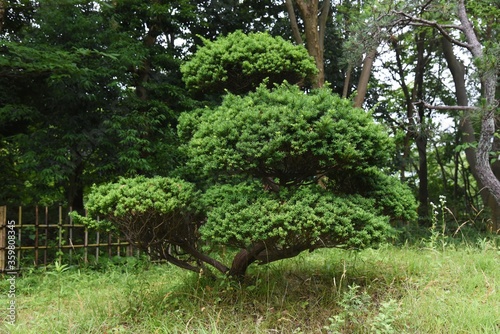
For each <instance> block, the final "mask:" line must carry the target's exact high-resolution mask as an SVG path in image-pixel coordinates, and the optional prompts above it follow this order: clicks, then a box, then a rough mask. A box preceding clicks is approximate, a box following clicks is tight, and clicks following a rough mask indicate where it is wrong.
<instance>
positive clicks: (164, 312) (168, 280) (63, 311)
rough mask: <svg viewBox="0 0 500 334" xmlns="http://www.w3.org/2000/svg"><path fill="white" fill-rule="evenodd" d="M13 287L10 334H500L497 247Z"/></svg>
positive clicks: (152, 267)
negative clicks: (236, 278)
mask: <svg viewBox="0 0 500 334" xmlns="http://www.w3.org/2000/svg"><path fill="white" fill-rule="evenodd" d="M497 242H498V240H497ZM9 286H10V283H9V282H8V281H7V277H6V276H3V277H2V279H1V281H0V291H8V290H9ZM15 287H16V298H15V305H16V310H17V319H16V324H15V325H13V326H11V325H8V324H6V323H5V322H3V323H1V324H0V333H19V334H27V333H500V248H499V246H498V243H496V242H495V240H479V241H477V242H475V243H474V244H473V245H471V244H470V243H469V244H467V245H465V244H461V245H459V246H452V245H445V246H443V247H431V248H429V247H423V246H422V247H419V246H401V247H396V246H390V245H387V246H383V247H381V248H379V249H367V250H364V251H360V252H352V251H343V250H338V249H325V250H320V251H315V252H313V253H304V254H302V255H300V256H298V257H296V258H293V259H289V260H284V261H281V262H276V263H274V264H271V265H265V266H256V267H253V268H251V270H250V272H249V275H248V279H247V281H245V282H242V283H236V282H233V281H230V280H227V279H223V278H220V279H217V280H215V281H214V280H209V279H208V278H205V277H199V276H198V275H196V274H194V273H190V272H186V271H183V270H181V269H177V268H176V267H174V266H171V265H168V264H163V265H157V264H151V263H148V262H147V261H142V260H141V261H139V260H137V259H135V258H131V259H128V260H127V263H124V264H112V263H111V262H110V263H108V264H104V265H101V266H99V267H98V268H97V269H96V268H91V269H89V268H87V269H78V268H67V267H52V268H49V269H48V270H43V271H40V270H38V271H32V272H29V271H25V272H24V274H23V276H22V277H19V278H17V279H16V282H15ZM9 301H10V299H9V298H8V297H7V293H2V295H1V297H0V305H3V306H2V309H3V310H2V309H0V312H3V313H2V314H1V315H2V319H5V316H4V315H7V307H8V305H9V304H8V303H9Z"/></svg>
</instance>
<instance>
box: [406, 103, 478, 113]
mask: <svg viewBox="0 0 500 334" xmlns="http://www.w3.org/2000/svg"><path fill="white" fill-rule="evenodd" d="M413 104H414V105H419V104H421V105H423V106H424V107H426V108H428V109H434V110H470V111H478V110H481V108H479V107H474V106H435V105H432V104H429V103H427V102H425V101H418V102H414V103H413Z"/></svg>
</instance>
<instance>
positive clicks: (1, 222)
mask: <svg viewBox="0 0 500 334" xmlns="http://www.w3.org/2000/svg"><path fill="white" fill-rule="evenodd" d="M6 226H7V207H6V206H0V272H3V271H4V270H5V258H6V256H5V255H6V253H5V251H6V247H7V238H6V237H7V228H6Z"/></svg>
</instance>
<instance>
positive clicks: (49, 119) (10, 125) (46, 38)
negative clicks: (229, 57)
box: [0, 0, 191, 208]
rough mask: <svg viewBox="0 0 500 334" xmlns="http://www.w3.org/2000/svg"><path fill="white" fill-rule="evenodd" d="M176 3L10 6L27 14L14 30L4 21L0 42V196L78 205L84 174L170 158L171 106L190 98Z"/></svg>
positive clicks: (77, 0) (180, 6) (156, 164)
mask: <svg viewBox="0 0 500 334" xmlns="http://www.w3.org/2000/svg"><path fill="white" fill-rule="evenodd" d="M184 5H185V3H184V2H176V3H175V4H165V5H160V4H156V2H155V5H154V6H148V4H147V3H145V2H144V1H109V2H101V3H100V5H99V6H97V5H96V3H95V2H93V1H85V0H65V1H44V2H43V3H41V4H40V5H39V6H32V4H31V2H28V1H23V2H19V4H16V6H13V8H12V9H9V15H14V14H16V15H18V16H19V18H26V19H25V21H23V20H21V19H18V21H19V22H23V23H24V24H25V25H24V26H23V28H22V29H21V28H17V30H15V31H14V30H13V28H9V27H11V25H5V30H4V34H5V36H6V37H8V38H6V40H5V42H4V43H2V44H3V45H2V49H1V51H0V64H1V70H0V74H1V76H0V86H1V87H2V89H1V90H0V91H1V93H0V98H1V99H0V120H1V122H0V124H2V126H1V127H0V130H1V136H0V137H1V138H0V139H1V145H2V146H1V150H0V155H1V156H2V163H6V162H8V164H6V165H5V170H7V171H9V174H8V175H6V174H2V177H4V176H5V177H6V178H7V179H8V180H6V181H8V182H5V183H4V184H6V185H9V186H8V187H6V188H3V189H2V190H4V192H3V193H2V194H1V198H2V199H3V200H4V201H7V200H10V201H13V200H14V201H15V202H16V203H20V202H25V203H26V202H38V203H43V204H50V203H53V202H66V203H68V204H69V205H71V206H73V208H81V207H83V192H84V190H85V188H86V187H88V186H90V185H91V184H92V183H93V182H102V180H104V179H107V180H111V179H115V178H116V177H117V176H118V175H135V174H146V175H155V174H166V173H167V172H169V171H170V170H172V169H173V168H174V167H175V166H176V164H177V163H178V161H179V159H180V156H179V154H178V152H177V150H176V146H177V136H176V134H175V130H174V127H175V122H176V113H177V112H179V110H182V109H185V108H188V107H189V104H190V103H191V102H190V99H188V98H186V96H187V94H186V91H185V88H184V87H183V84H182V81H181V74H180V71H179V66H180V61H179V60H178V59H176V57H177V56H178V52H177V48H176V47H174V46H173V39H175V38H177V36H180V31H181V30H182V29H181V28H180V25H181V24H182V22H180V21H182V20H183V17H184V16H186V15H188V14H186V12H187V10H186V8H185V6H184ZM23 6H24V7H25V8H24V11H25V13H24V12H23V10H21V9H19V7H23ZM18 12H19V13H20V12H23V14H18ZM169 13H170V14H172V13H175V14H176V15H166V14H169ZM16 17H17V16H16ZM14 33H15V34H14ZM177 34H179V35H177ZM165 40H169V41H170V40H171V41H172V43H164V41H165ZM2 167H4V166H2ZM12 194H20V197H19V198H15V199H13V198H12Z"/></svg>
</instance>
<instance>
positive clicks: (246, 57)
mask: <svg viewBox="0 0 500 334" xmlns="http://www.w3.org/2000/svg"><path fill="white" fill-rule="evenodd" d="M204 42H205V45H204V46H203V47H201V48H200V49H198V51H197V52H196V53H195V54H194V56H193V58H192V59H191V60H190V61H188V62H186V63H185V64H184V65H183V66H182V67H181V71H182V74H183V80H184V82H185V83H186V85H187V87H188V88H189V89H191V90H194V91H202V92H204V93H224V92H225V91H226V90H227V91H229V92H232V93H237V94H241V93H246V92H248V91H251V90H253V89H255V88H256V87H257V86H258V85H259V84H260V83H262V82H263V81H264V80H266V79H267V80H268V81H267V82H268V84H269V85H272V84H273V83H281V82H283V81H284V80H287V81H289V82H291V83H298V82H300V81H303V80H304V79H306V78H307V77H309V76H311V75H313V74H315V73H316V72H317V68H316V65H315V63H314V60H313V59H312V58H311V57H310V56H309V55H308V53H307V50H306V49H305V48H304V47H303V46H296V45H293V44H292V43H290V42H288V41H285V40H284V39H283V38H281V37H272V36H271V35H269V34H268V33H250V34H244V33H242V32H241V31H236V32H234V33H231V34H229V35H227V36H226V37H219V38H218V39H217V40H215V41H213V42H211V41H208V40H205V41H204Z"/></svg>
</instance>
